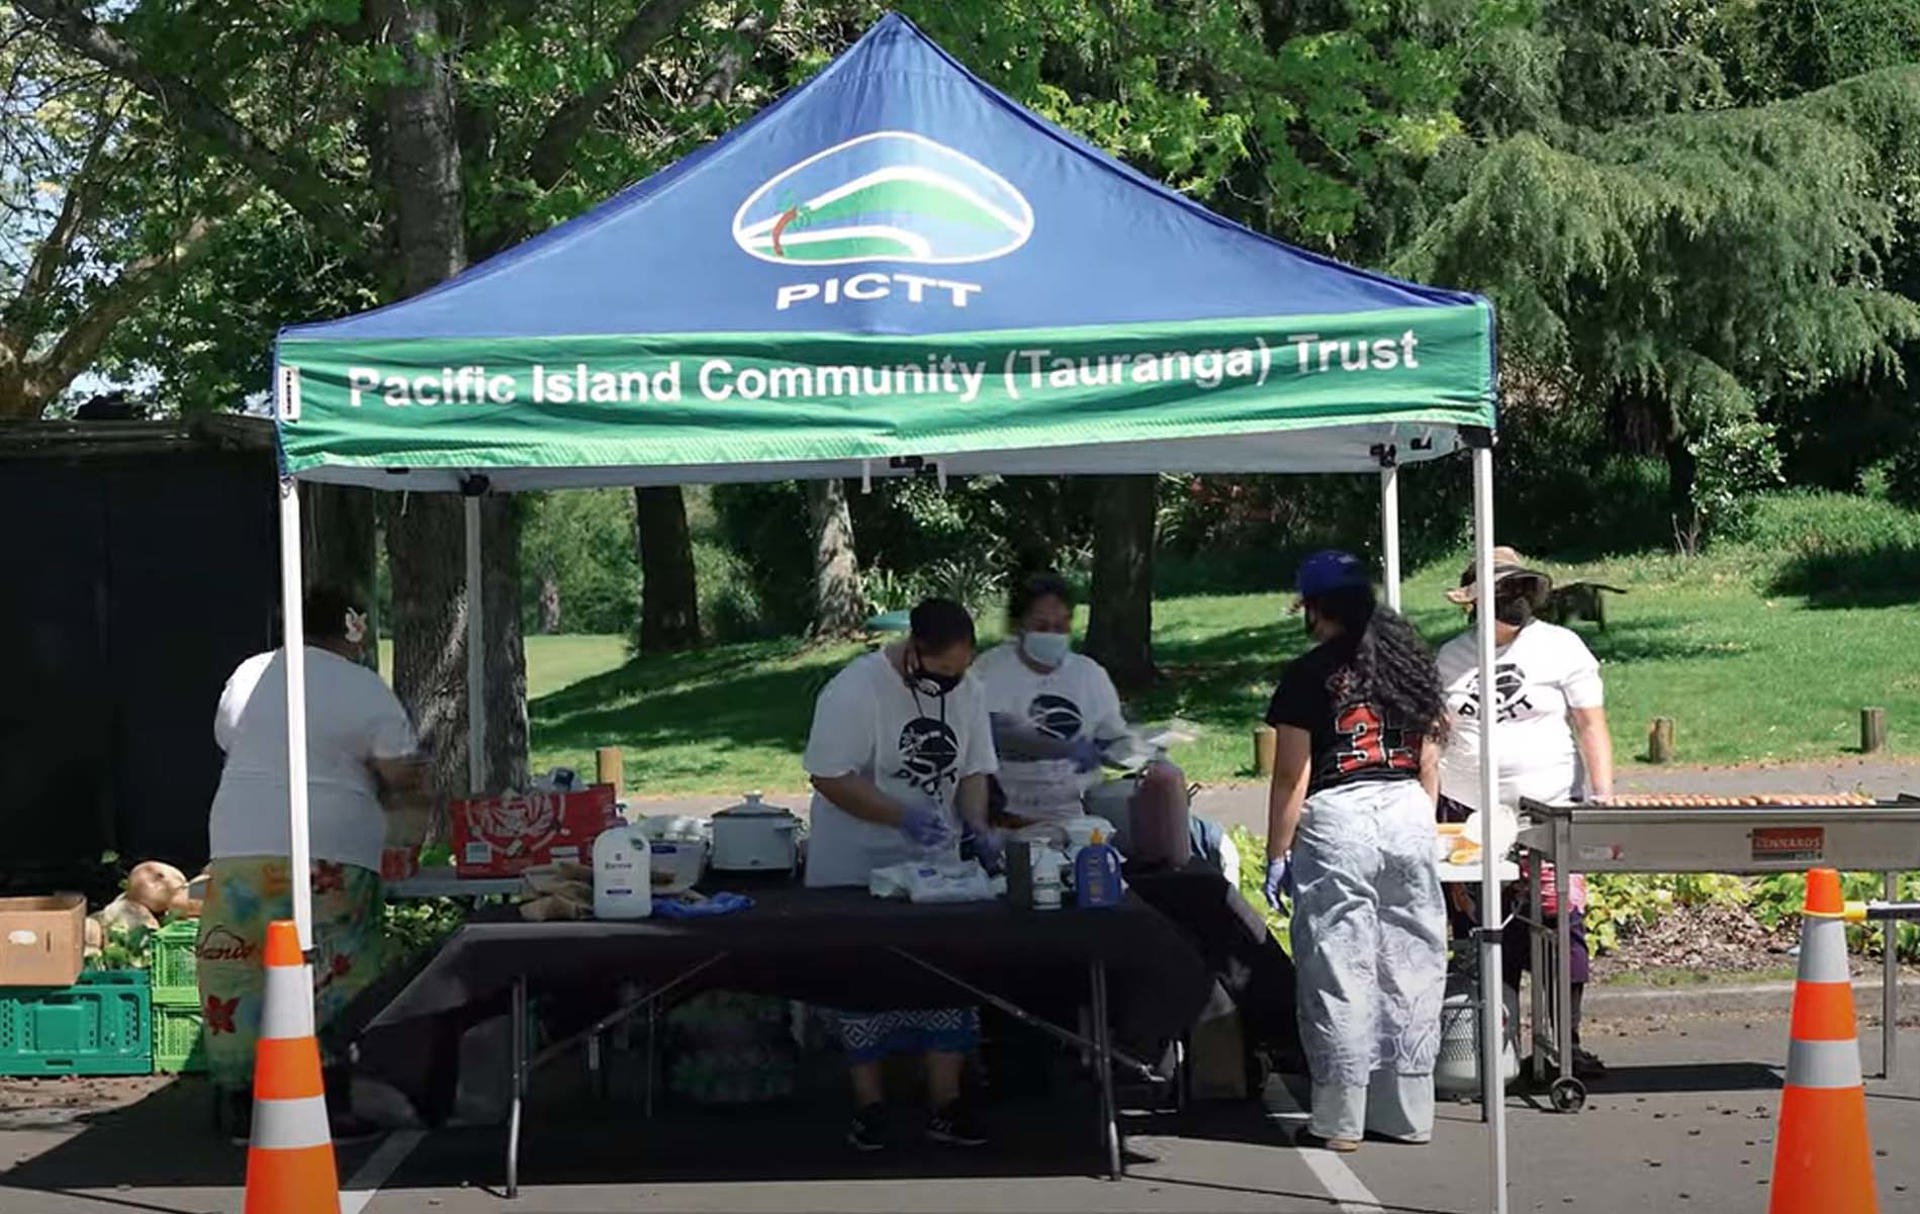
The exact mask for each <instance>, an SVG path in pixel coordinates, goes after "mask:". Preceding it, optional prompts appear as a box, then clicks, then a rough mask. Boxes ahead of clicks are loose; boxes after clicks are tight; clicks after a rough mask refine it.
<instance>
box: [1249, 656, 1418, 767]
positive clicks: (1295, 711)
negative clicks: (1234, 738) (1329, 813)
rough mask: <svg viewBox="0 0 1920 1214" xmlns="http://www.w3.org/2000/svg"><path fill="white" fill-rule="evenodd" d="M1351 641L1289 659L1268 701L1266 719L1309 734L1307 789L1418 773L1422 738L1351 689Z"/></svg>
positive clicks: (1273, 723)
mask: <svg viewBox="0 0 1920 1214" xmlns="http://www.w3.org/2000/svg"><path fill="white" fill-rule="evenodd" d="M1352 658H1353V646H1352V644H1351V642H1348V643H1342V642H1341V641H1338V640H1335V641H1330V642H1328V643H1327V644H1324V645H1321V646H1319V647H1318V648H1316V649H1314V650H1313V651H1312V652H1311V653H1308V654H1305V655H1304V656H1302V657H1300V658H1297V659H1295V660H1294V661H1293V662H1291V663H1289V664H1288V666H1287V668H1286V670H1284V671H1283V672H1281V675H1280V685H1279V686H1278V687H1276V688H1274V691H1273V699H1272V700H1271V701H1270V702H1269V703H1268V704H1267V724H1269V725H1272V726H1274V727H1276V728H1278V727H1279V726H1282V725H1290V726H1292V727H1293V728H1295V729H1302V730H1305V731H1306V732H1307V733H1308V734H1309V735H1310V736H1311V737H1312V739H1313V743H1312V747H1313V775H1312V777H1311V782H1310V784H1309V792H1320V791H1323V790H1325V789H1328V788H1338V787H1340V786H1341V785H1343V784H1358V783H1362V782H1364V781H1370V780H1415V779H1418V778H1419V777H1420V744H1421V739H1420V738H1419V737H1418V736H1416V735H1415V734H1414V733H1413V732H1412V731H1410V730H1408V729H1405V728H1404V727H1403V725H1402V723H1401V722H1400V721H1399V720H1398V719H1397V718H1396V717H1395V716H1394V714H1392V713H1391V712H1389V711H1388V710H1387V709H1385V708H1384V707H1382V706H1380V705H1376V704H1372V703H1369V702H1368V701H1366V700H1363V699H1360V698H1358V697H1356V696H1355V695H1354V694H1353V692H1352V688H1351V683H1352V673H1351V670H1350V668H1349V663H1350V662H1351V661H1352Z"/></svg>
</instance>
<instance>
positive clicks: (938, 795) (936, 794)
mask: <svg viewBox="0 0 1920 1214" xmlns="http://www.w3.org/2000/svg"><path fill="white" fill-rule="evenodd" d="M804 761H805V764H806V768H807V774H808V775H810V776H824V777H833V776H848V775H861V776H865V777H866V778H867V779H869V780H871V781H873V783H874V785H875V786H876V787H877V788H879V789H880V791H881V792H883V793H885V794H887V795H888V796H890V797H893V798H894V799H896V800H899V801H903V802H904V801H931V802H933V803H934V804H936V805H939V806H941V807H942V808H944V809H945V810H946V812H947V818H948V826H949V828H950V834H951V842H950V843H949V844H948V845H947V847H946V848H944V849H943V850H942V852H941V856H942V858H944V859H956V858H958V854H959V841H960V822H959V817H958V815H957V813H956V812H955V810H954V790H955V789H956V788H958V787H959V784H960V781H961V780H963V779H965V778H966V777H968V776H976V775H990V774H992V773H993V772H994V771H995V770H997V769H998V764H997V763H996V762H995V760H994V756H993V733H992V728H991V726H990V725H989V724H988V721H987V701H986V697H985V695H984V694H982V692H981V690H980V684H979V682H978V681H976V680H975V679H974V678H973V677H972V676H971V675H969V676H967V677H966V678H964V679H962V680H960V685H959V686H958V687H955V688H954V689H953V690H952V691H950V692H948V693H947V694H946V695H944V696H929V695H926V694H924V693H920V694H916V693H915V692H914V691H913V690H912V689H911V688H909V687H908V686H907V683H906V680H905V679H903V678H901V677H900V672H899V671H897V670H895V669H894V667H893V663H891V662H889V661H888V660H887V655H886V654H885V653H870V654H867V655H866V656H865V657H861V658H855V659H854V660H853V661H852V662H850V663H848V664H847V667H846V668H845V669H844V670H842V671H841V672H840V673H839V674H837V675H835V676H834V678H833V681H832V682H831V683H828V684H827V686H826V689H825V690H824V691H822V692H821V693H820V698H819V699H818V700H816V701H814V706H813V729H812V730H811V732H809V733H808V734H807V753H806V757H805V760H804ZM812 816H813V823H812V833H811V835H810V836H809V838H808V841H807V884H808V885H811V886H825V885H865V884H866V883H867V876H868V874H870V873H872V872H873V870H874V869H876V868H885V867H887V866H888V865H892V864H904V863H907V862H909V861H913V860H920V859H924V858H930V857H929V853H928V852H927V851H926V850H924V849H922V848H920V847H918V846H917V845H915V844H914V843H913V842H912V841H911V840H909V839H908V838H907V837H906V836H905V835H904V834H902V833H901V832H900V831H898V830H896V829H894V828H893V827H891V826H881V825H878V824H876V823H873V822H866V821H863V820H861V819H859V818H856V817H854V816H853V815H852V814H850V813H848V812H846V811H845V810H843V809H841V808H840V807H839V806H837V805H835V804H833V803H832V802H831V801H828V800H827V799H826V798H825V797H823V796H821V795H820V794H818V793H815V794H814V797H813V808H812Z"/></svg>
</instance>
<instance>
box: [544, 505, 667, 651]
mask: <svg viewBox="0 0 1920 1214" xmlns="http://www.w3.org/2000/svg"><path fill="white" fill-rule="evenodd" d="M524 509H525V516H524V518H523V521H522V526H521V533H520V578H521V592H520V604H521V612H522V614H523V616H524V619H523V626H524V627H525V628H526V630H527V631H528V632H529V633H534V632H539V631H541V630H542V624H543V620H542V618H541V617H542V609H541V595H542V591H543V590H544V589H545V588H546V587H548V586H551V587H552V588H553V589H554V591H555V598H556V600H557V602H558V606H559V627H558V629H557V630H556V631H559V632H563V633H590V634H595V635H601V636H619V635H622V634H626V633H630V632H632V631H633V630H634V628H635V626H636V625H637V624H638V623H639V610H640V594H639V591H640V563H639V558H638V554H637V553H636V552H635V549H634V537H633V494H632V493H631V492H630V491H628V490H626V489H583V490H569V491H567V492H564V493H536V494H529V495H526V498H525V501H524Z"/></svg>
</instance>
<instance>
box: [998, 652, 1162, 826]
mask: <svg viewBox="0 0 1920 1214" xmlns="http://www.w3.org/2000/svg"><path fill="white" fill-rule="evenodd" d="M973 677H974V678H976V679H978V680H980V684H981V686H982V687H984V688H985V689H986V694H987V711H988V712H990V713H992V714H993V715H994V716H1004V717H1012V718H1013V719H1014V720H1016V721H1023V722H1025V723H1027V724H1028V725H1031V726H1033V727H1034V728H1035V729H1037V730H1039V731H1040V732H1041V733H1043V734H1046V735H1047V736H1048V737H1051V738H1057V739H1059V740H1060V741H1063V742H1071V741H1073V740H1075V739H1077V738H1093V739H1095V740H1096V741H1102V742H1107V741H1112V740H1114V739H1116V738H1122V737H1125V736H1127V734H1128V733H1129V732H1130V731H1129V730H1128V728H1127V721H1126V718H1125V717H1124V716H1122V715H1121V712H1120V695H1119V693H1118V692H1116V691H1115V690H1114V688H1113V680H1112V679H1111V678H1109V677H1108V676H1107V672H1106V668H1105V667H1103V666H1101V665H1100V663H1098V662H1096V661H1094V660H1093V659H1092V658H1090V657H1087V656H1086V655H1084V654H1078V653H1069V654H1068V655H1067V659H1066V661H1064V662H1062V663H1060V665H1059V666H1058V667H1056V668H1054V669H1053V670H1050V671H1046V672H1044V673H1042V672H1040V671H1037V670H1035V669H1034V668H1033V667H1031V666H1029V665H1027V664H1026V662H1024V661H1022V660H1021V658H1020V642H1019V641H1018V640H1017V639H1016V640H1011V641H1008V642H1006V643H1005V644H1002V645H999V646H996V647H995V648H993V649H991V650H989V651H988V652H986V653H985V654H982V655H981V656H980V659H979V660H978V661H977V662H975V663H974V664H973ZM1099 781H1100V773H1098V772H1088V773H1086V774H1085V775H1082V774H1081V773H1079V772H1076V771H1075V770H1074V765H1073V763H1072V761H1070V760H1061V759H1040V760H1033V759H1013V758H1007V759H1003V760H1002V761H1001V763H1000V787H1001V789H1002V791H1004V792H1005V793H1006V795H1007V812H1008V813H1010V814H1012V815H1013V816H1015V817H1017V818H1024V819H1026V820H1027V821H1030V822H1049V821H1057V820H1059V819H1061V818H1064V817H1073V816H1076V815H1078V814H1080V813H1081V812H1082V810H1081V798H1082V797H1084V796H1085V795H1086V792H1087V790H1088V789H1089V788H1091V787H1093V785H1095V784H1097V783H1098V782H1099Z"/></svg>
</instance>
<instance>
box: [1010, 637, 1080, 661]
mask: <svg viewBox="0 0 1920 1214" xmlns="http://www.w3.org/2000/svg"><path fill="white" fill-rule="evenodd" d="M1020 648H1021V649H1023V650H1025V651H1026V654H1027V656H1028V657H1030V658H1032V659H1033V660H1034V661H1035V662H1037V663H1038V664H1040V665H1042V666H1045V667H1047V668H1049V669H1051V668H1053V667H1055V666H1058V665H1059V664H1060V663H1062V662H1064V661H1066V660H1067V654H1068V653H1070V652H1072V650H1073V638H1072V637H1070V636H1068V635H1067V634H1066V633H1064V632H1027V633H1022V634H1021V636H1020Z"/></svg>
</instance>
